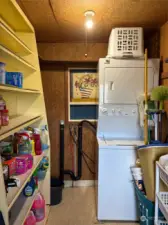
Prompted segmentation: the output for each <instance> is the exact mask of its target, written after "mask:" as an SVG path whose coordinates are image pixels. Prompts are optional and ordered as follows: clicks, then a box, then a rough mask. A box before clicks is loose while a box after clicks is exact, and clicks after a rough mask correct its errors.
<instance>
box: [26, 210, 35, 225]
mask: <svg viewBox="0 0 168 225" xmlns="http://www.w3.org/2000/svg"><path fill="white" fill-rule="evenodd" d="M24 225H36V217H35V216H34V213H33V212H32V211H30V212H29V214H28V216H27V218H26V221H25V222H24Z"/></svg>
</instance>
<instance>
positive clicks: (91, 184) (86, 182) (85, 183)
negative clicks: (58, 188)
mask: <svg viewBox="0 0 168 225" xmlns="http://www.w3.org/2000/svg"><path fill="white" fill-rule="evenodd" d="M95 182H96V181H95V180H78V181H71V180H65V181H64V187H65V188H68V187H94V186H95Z"/></svg>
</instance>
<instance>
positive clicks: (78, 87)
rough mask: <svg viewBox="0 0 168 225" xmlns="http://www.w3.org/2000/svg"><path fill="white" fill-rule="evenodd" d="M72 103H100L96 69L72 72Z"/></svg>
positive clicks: (74, 70)
mask: <svg viewBox="0 0 168 225" xmlns="http://www.w3.org/2000/svg"><path fill="white" fill-rule="evenodd" d="M70 91H71V93H70V95H71V101H72V102H73V101H74V102H75V101H80V102H86V101H89V102H91V101H94V102H96V101H98V76H97V71H96V69H80V70H79V69H78V70H77V69H72V70H70Z"/></svg>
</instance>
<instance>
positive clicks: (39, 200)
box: [32, 193, 45, 222]
mask: <svg viewBox="0 0 168 225" xmlns="http://www.w3.org/2000/svg"><path fill="white" fill-rule="evenodd" d="M32 211H33V212H34V215H35V217H36V222H41V221H42V220H44V218H45V200H44V197H43V196H42V195H41V194H40V193H38V194H37V195H36V197H35V200H34V202H33V206H32Z"/></svg>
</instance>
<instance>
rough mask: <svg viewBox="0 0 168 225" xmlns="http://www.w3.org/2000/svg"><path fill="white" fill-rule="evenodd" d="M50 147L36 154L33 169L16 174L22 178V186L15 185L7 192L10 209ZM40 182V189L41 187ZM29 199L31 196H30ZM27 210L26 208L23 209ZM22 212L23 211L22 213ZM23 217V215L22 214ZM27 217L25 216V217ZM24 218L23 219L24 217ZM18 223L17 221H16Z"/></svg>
mask: <svg viewBox="0 0 168 225" xmlns="http://www.w3.org/2000/svg"><path fill="white" fill-rule="evenodd" d="M48 151H49V149H48V150H46V151H44V152H43V154H41V155H39V156H34V163H33V168H32V169H31V170H28V171H27V173H25V174H22V175H19V176H16V177H17V178H19V180H20V187H13V188H11V189H10V190H9V192H8V194H7V203H8V211H10V209H11V207H12V206H13V204H14V203H15V202H16V200H17V198H18V197H19V195H20V193H21V192H22V190H23V189H24V187H25V185H26V184H27V182H28V181H29V180H30V178H31V176H32V175H33V173H34V171H35V170H36V169H37V167H38V166H39V164H40V162H41V160H42V159H43V157H44V156H46V155H47V153H48ZM40 186H41V185H40V184H39V187H38V189H40ZM28 199H29V198H28ZM23 208H24V207H23ZM23 210H25V209H23ZM28 211H29V210H26V212H28ZM20 214H21V213H20ZM20 214H19V215H20ZM21 217H22V216H21ZM24 218H25V217H24ZM24 218H23V219H24ZM16 224H17V223H16Z"/></svg>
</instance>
